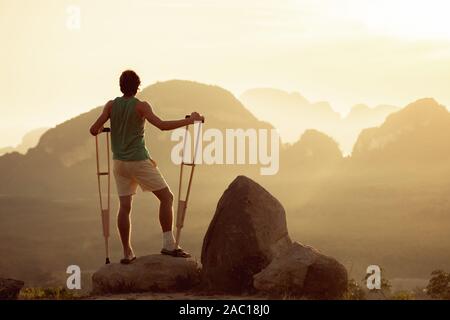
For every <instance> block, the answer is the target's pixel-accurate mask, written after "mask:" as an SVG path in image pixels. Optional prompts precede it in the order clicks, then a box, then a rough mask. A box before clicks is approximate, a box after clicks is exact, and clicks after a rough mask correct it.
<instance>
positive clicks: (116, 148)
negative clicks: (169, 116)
mask: <svg viewBox="0 0 450 320" xmlns="http://www.w3.org/2000/svg"><path fill="white" fill-rule="evenodd" d="M137 102H138V99H136V98H135V97H132V98H124V97H118V98H116V99H114V103H113V106H112V110H111V115H110V119H111V149H112V152H113V159H115V160H122V161H140V160H146V159H150V154H149V152H148V150H147V148H146V147H145V140H144V127H145V119H144V118H142V117H141V116H139V114H138V113H137V111H136V104H137Z"/></svg>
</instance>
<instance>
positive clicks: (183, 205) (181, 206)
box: [175, 116, 204, 248]
mask: <svg viewBox="0 0 450 320" xmlns="http://www.w3.org/2000/svg"><path fill="white" fill-rule="evenodd" d="M189 117H190V116H186V118H189ZM203 123H204V120H202V121H201V122H200V121H199V124H198V128H197V141H195V148H194V155H193V158H192V162H191V163H186V162H184V150H185V149H186V141H187V136H188V133H189V125H186V131H185V133H184V143H183V149H182V150H181V165H180V181H179V185H178V207H177V225H176V226H177V232H176V236H175V248H178V245H179V244H180V236H181V229H182V228H183V226H184V218H185V217H186V209H187V203H188V200H189V194H190V193H191V185H192V178H193V176H194V169H195V161H196V159H197V151H198V143H199V141H200V139H201V138H200V132H201V128H202V124H203ZM194 139H195V136H194ZM184 166H187V167H191V173H190V175H189V183H188V187H187V191H186V197H185V198H184V200H182V197H181V185H182V183H183V168H184Z"/></svg>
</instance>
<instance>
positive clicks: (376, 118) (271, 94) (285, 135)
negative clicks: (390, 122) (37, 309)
mask: <svg viewBox="0 0 450 320" xmlns="http://www.w3.org/2000/svg"><path fill="white" fill-rule="evenodd" d="M240 100H241V101H242V102H243V104H244V105H245V106H246V107H247V108H248V109H249V110H250V111H251V112H253V113H254V114H255V115H256V116H257V117H258V118H259V119H261V120H265V121H269V122H270V123H272V124H273V125H274V126H275V127H276V128H277V129H278V130H279V132H280V135H281V137H282V139H283V141H284V142H290V143H294V142H296V141H297V140H298V139H299V137H300V136H301V135H302V134H303V133H304V132H305V131H306V130H308V129H315V130H319V131H321V132H324V133H326V134H328V135H330V136H332V137H333V138H334V139H335V140H336V141H337V142H338V143H339V146H340V148H341V150H342V151H343V152H344V153H345V154H349V153H350V152H351V150H352V149H353V145H354V143H355V141H356V139H357V137H358V135H359V133H360V132H361V130H362V129H365V128H369V127H373V126H377V125H380V124H381V123H383V121H384V120H385V119H386V117H387V115H389V114H390V113H392V112H395V111H398V110H399V109H398V108H396V107H393V106H387V105H380V106H377V107H375V108H369V107H368V106H366V105H362V104H361V105H356V106H354V107H353V108H352V109H351V111H350V113H349V114H348V115H347V117H345V118H342V117H341V115H340V114H339V113H337V112H335V111H334V110H333V109H332V108H331V106H330V104H329V103H328V102H318V103H312V102H309V101H308V100H307V99H306V98H305V97H303V96H302V95H301V94H300V93H298V92H292V93H288V92H286V91H283V90H278V89H271V88H259V89H251V90H248V91H246V92H244V93H243V94H242V95H241V97H240Z"/></svg>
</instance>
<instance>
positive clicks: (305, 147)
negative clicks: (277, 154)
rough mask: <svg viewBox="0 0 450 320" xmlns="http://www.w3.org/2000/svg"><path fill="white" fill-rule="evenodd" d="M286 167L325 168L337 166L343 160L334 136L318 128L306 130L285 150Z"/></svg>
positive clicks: (284, 162) (290, 168) (288, 168)
mask: <svg viewBox="0 0 450 320" xmlns="http://www.w3.org/2000/svg"><path fill="white" fill-rule="evenodd" d="M283 156H284V161H283V164H284V165H285V166H286V167H285V168H284V169H285V170H288V171H291V170H292V169H293V167H297V168H301V167H317V168H320V170H324V169H325V168H327V167H329V166H335V165H337V164H339V163H340V162H341V161H342V160H343V157H342V153H341V150H339V145H338V144H337V143H336V141H334V140H333V138H331V137H329V136H327V135H326V134H324V133H321V132H319V131H317V130H313V129H309V130H306V131H305V133H304V134H303V135H302V137H301V138H300V140H299V141H298V142H296V143H294V144H293V145H292V146H291V147H290V148H288V149H287V150H286V151H285V152H284V155H283Z"/></svg>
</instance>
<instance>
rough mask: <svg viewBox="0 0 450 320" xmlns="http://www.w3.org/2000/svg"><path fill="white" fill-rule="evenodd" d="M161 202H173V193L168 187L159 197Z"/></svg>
mask: <svg viewBox="0 0 450 320" xmlns="http://www.w3.org/2000/svg"><path fill="white" fill-rule="evenodd" d="M160 200H161V202H164V203H173V193H172V191H170V189H166V190H165V191H164V193H163V195H162V197H161V198H160Z"/></svg>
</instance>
